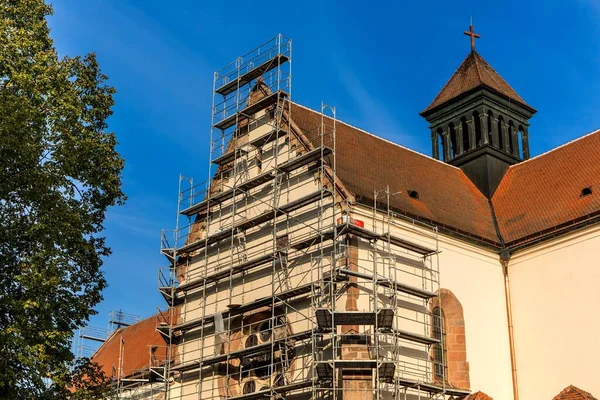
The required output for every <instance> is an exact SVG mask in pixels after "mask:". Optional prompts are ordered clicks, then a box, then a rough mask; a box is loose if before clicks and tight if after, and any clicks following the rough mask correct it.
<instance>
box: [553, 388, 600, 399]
mask: <svg viewBox="0 0 600 400" xmlns="http://www.w3.org/2000/svg"><path fill="white" fill-rule="evenodd" d="M552 400H598V399H596V398H595V397H594V396H592V394H591V393H588V392H586V391H585V390H581V389H579V388H577V387H575V386H573V385H569V386H567V387H566V388H565V389H564V390H563V391H562V392H560V393H559V394H558V395H557V396H556V397H554V398H553V399H552Z"/></svg>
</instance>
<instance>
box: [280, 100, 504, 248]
mask: <svg viewBox="0 0 600 400" xmlns="http://www.w3.org/2000/svg"><path fill="white" fill-rule="evenodd" d="M292 120H293V121H294V122H295V123H296V124H297V125H298V126H299V127H300V128H301V129H302V130H303V131H304V132H305V133H306V132H311V131H314V129H315V127H318V126H319V124H320V123H321V114H320V113H318V112H317V111H313V110H310V109H307V108H305V107H302V106H299V105H296V104H293V107H292ZM307 136H309V135H307ZM317 141H318V140H316V139H313V142H314V143H313V144H315V145H318V144H319V143H317ZM336 172H337V177H338V178H339V179H340V180H341V181H342V182H343V183H344V185H345V186H346V188H348V190H350V191H351V192H352V193H353V194H354V195H358V196H360V198H361V200H360V201H361V202H363V203H366V204H370V205H372V204H373V197H374V193H373V192H374V191H375V190H382V189H385V188H386V186H387V185H389V187H390V191H391V192H392V193H395V192H399V191H401V193H399V194H397V195H395V196H392V198H391V201H390V205H391V206H392V208H393V209H395V210H397V211H399V212H402V213H405V214H407V215H408V216H411V217H415V218H417V219H422V220H425V221H427V222H435V223H436V224H438V225H440V226H443V227H446V228H452V229H453V230H458V231H461V232H463V233H468V234H469V235H472V236H476V237H478V238H483V239H485V240H488V241H493V242H494V243H495V242H497V236H496V232H495V228H494V224H493V220H492V216H491V211H490V207H489V203H488V200H487V199H486V197H485V196H484V195H483V194H482V193H481V192H480V191H479V190H478V189H477V187H476V186H475V185H474V184H473V183H472V182H471V181H470V180H469V178H468V177H467V176H466V175H465V174H463V172H462V171H461V170H460V169H458V168H456V167H453V166H451V165H448V164H445V163H443V162H440V161H437V160H434V159H432V158H430V157H427V156H425V155H423V154H419V153H417V152H414V151H412V150H409V149H407V148H405V147H402V146H399V145H397V144H394V143H391V142H389V141H387V140H384V139H381V138H378V137H377V136H374V135H371V134H369V133H367V132H364V131H362V130H360V129H357V128H354V127H352V126H350V125H347V124H345V123H343V122H340V121H337V124H336ZM409 190H414V191H417V192H418V193H419V199H418V200H416V199H413V198H411V197H409V196H408V191H409Z"/></svg>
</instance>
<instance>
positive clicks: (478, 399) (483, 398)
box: [462, 392, 494, 400]
mask: <svg viewBox="0 0 600 400" xmlns="http://www.w3.org/2000/svg"><path fill="white" fill-rule="evenodd" d="M462 400H494V399H493V398H491V397H490V396H488V395H487V394H485V393H483V392H476V393H471V394H470V395H468V396H466V397H465V398H463V399H462Z"/></svg>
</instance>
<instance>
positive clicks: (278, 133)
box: [250, 129, 288, 148]
mask: <svg viewBox="0 0 600 400" xmlns="http://www.w3.org/2000/svg"><path fill="white" fill-rule="evenodd" d="M287 134H288V132H287V131H286V130H285V129H279V130H277V129H273V130H272V131H270V132H268V133H266V134H264V135H262V136H259V137H257V138H256V139H254V140H251V141H250V145H251V146H254V147H257V148H258V147H263V146H264V145H265V144H267V143H271V142H272V141H274V140H276V139H278V138H282V137H285V136H287Z"/></svg>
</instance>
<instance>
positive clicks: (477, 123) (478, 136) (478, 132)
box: [473, 111, 483, 147]
mask: <svg viewBox="0 0 600 400" xmlns="http://www.w3.org/2000/svg"><path fill="white" fill-rule="evenodd" d="M473 127H474V129H475V147H477V146H481V143H483V139H482V137H481V119H480V117H479V113H478V112H477V111H475V112H474V113H473Z"/></svg>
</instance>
